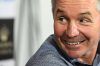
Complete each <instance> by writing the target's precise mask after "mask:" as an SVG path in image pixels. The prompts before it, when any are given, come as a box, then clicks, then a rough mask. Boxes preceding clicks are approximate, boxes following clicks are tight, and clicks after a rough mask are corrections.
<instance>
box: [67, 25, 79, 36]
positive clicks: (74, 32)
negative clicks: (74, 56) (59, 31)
mask: <svg viewBox="0 0 100 66" xmlns="http://www.w3.org/2000/svg"><path fill="white" fill-rule="evenodd" d="M66 34H67V36H68V37H75V36H78V35H79V30H78V26H77V25H76V24H75V23H70V24H69V25H68V26H67V30H66Z"/></svg>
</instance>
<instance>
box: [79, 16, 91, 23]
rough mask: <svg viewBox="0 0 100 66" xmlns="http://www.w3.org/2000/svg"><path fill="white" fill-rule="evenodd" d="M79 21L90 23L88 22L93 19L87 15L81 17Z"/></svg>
mask: <svg viewBox="0 0 100 66" xmlns="http://www.w3.org/2000/svg"><path fill="white" fill-rule="evenodd" d="M79 21H80V22H81V23H88V22H90V23H91V22H92V20H91V19H89V18H86V17H83V18H80V19H79Z"/></svg>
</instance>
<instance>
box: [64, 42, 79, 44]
mask: <svg viewBox="0 0 100 66" xmlns="http://www.w3.org/2000/svg"><path fill="white" fill-rule="evenodd" d="M65 43H66V44H69V45H78V44H80V42H65Z"/></svg>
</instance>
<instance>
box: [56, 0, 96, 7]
mask: <svg viewBox="0 0 100 66" xmlns="http://www.w3.org/2000/svg"><path fill="white" fill-rule="evenodd" d="M56 2H57V4H59V3H60V4H67V5H80V4H81V5H87V4H88V5H92V6H95V5H96V3H97V0H56Z"/></svg>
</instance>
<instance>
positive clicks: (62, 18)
mask: <svg viewBox="0 0 100 66" xmlns="http://www.w3.org/2000/svg"><path fill="white" fill-rule="evenodd" d="M58 21H59V23H61V24H63V25H64V24H66V23H68V21H70V20H69V19H68V18H66V17H65V16H59V17H58ZM78 22H79V23H80V24H84V25H88V24H89V23H92V20H91V19H90V18H88V17H80V18H78Z"/></svg>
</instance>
